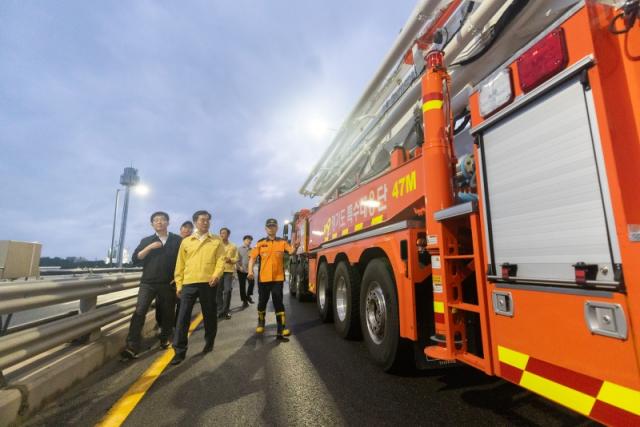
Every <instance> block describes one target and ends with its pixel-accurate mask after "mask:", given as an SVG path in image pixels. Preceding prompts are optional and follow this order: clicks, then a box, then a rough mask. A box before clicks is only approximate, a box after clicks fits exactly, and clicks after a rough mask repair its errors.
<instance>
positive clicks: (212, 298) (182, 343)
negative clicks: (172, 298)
mask: <svg viewBox="0 0 640 427" xmlns="http://www.w3.org/2000/svg"><path fill="white" fill-rule="evenodd" d="M220 285H221V283H220V284H218V286H220ZM196 299H199V300H200V307H201V308H202V316H203V317H204V339H205V341H206V342H207V343H213V342H214V341H215V339H216V334H217V333H218V317H217V316H216V312H217V310H218V307H217V302H216V288H215V287H211V286H209V284H208V283H193V284H190V285H185V286H183V287H182V291H181V292H180V313H179V314H178V323H177V325H176V333H175V334H174V337H173V349H174V350H175V352H176V354H181V355H184V354H185V353H186V352H187V347H188V344H189V338H188V337H189V335H188V334H189V324H190V323H191V313H192V311H193V306H194V304H195V303H196Z"/></svg>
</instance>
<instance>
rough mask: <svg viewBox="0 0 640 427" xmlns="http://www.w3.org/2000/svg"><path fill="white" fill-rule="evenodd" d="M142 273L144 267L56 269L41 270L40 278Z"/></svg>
mask: <svg viewBox="0 0 640 427" xmlns="http://www.w3.org/2000/svg"><path fill="white" fill-rule="evenodd" d="M136 271H142V267H124V268H117V267H99V268H56V269H51V270H49V269H41V270H40V276H77V275H83V274H105V273H129V272H136Z"/></svg>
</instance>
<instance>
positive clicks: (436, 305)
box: [433, 301, 444, 313]
mask: <svg viewBox="0 0 640 427" xmlns="http://www.w3.org/2000/svg"><path fill="white" fill-rule="evenodd" d="M433 311H435V312H436V313H444V303H443V302H442V301H434V302H433Z"/></svg>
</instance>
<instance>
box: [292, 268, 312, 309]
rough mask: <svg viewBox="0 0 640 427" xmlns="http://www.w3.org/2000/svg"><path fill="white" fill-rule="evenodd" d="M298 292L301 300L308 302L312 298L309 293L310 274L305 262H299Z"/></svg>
mask: <svg viewBox="0 0 640 427" xmlns="http://www.w3.org/2000/svg"><path fill="white" fill-rule="evenodd" d="M296 292H297V298H298V301H300V302H307V301H310V300H311V295H310V293H309V276H308V274H307V269H306V268H305V264H304V263H302V262H301V263H299V264H298V268H297V269H296Z"/></svg>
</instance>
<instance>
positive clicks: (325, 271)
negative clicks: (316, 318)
mask: <svg viewBox="0 0 640 427" xmlns="http://www.w3.org/2000/svg"><path fill="white" fill-rule="evenodd" d="M331 270H332V269H331V267H330V266H329V264H327V263H326V262H323V263H321V264H320V267H318V278H317V288H316V303H317V304H318V314H320V319H321V320H322V321H323V322H325V323H326V322H331V321H332V320H333V309H332V308H331V289H332V288H333V280H332V278H333V274H332V273H333V272H332V271H331Z"/></svg>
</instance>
